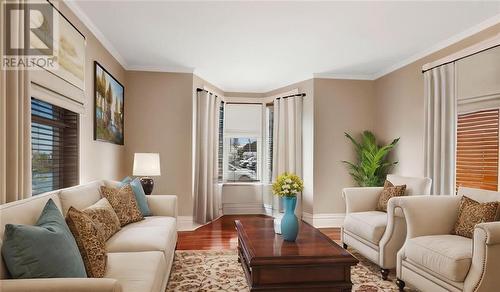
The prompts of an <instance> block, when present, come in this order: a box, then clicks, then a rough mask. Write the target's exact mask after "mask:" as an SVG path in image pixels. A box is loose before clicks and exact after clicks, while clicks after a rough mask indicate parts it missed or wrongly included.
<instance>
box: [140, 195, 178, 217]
mask: <svg viewBox="0 0 500 292" xmlns="http://www.w3.org/2000/svg"><path fill="white" fill-rule="evenodd" d="M146 198H147V199H148V206H149V209H151V212H152V213H153V215H154V216H170V217H175V218H177V196H171V195H149V196H146Z"/></svg>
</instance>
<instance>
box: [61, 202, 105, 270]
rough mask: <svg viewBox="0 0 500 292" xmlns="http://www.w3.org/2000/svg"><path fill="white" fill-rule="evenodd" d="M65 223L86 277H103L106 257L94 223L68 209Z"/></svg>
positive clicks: (78, 212)
mask: <svg viewBox="0 0 500 292" xmlns="http://www.w3.org/2000/svg"><path fill="white" fill-rule="evenodd" d="M66 223H67V224H68V227H69V230H71V233H73V236H74V237H75V240H76V244H77V245H78V249H79V250H80V254H81V255H82V259H83V264H84V265H85V270H86V271H87V276H88V277H89V278H102V277H104V273H105V272H106V262H107V260H108V256H107V254H106V247H105V244H104V241H103V239H102V237H101V234H100V233H99V231H98V227H97V226H96V225H95V223H94V221H92V219H91V218H90V217H89V216H88V215H87V214H85V213H84V212H82V211H78V210H77V209H75V208H73V207H70V208H69V210H68V213H67V214H66Z"/></svg>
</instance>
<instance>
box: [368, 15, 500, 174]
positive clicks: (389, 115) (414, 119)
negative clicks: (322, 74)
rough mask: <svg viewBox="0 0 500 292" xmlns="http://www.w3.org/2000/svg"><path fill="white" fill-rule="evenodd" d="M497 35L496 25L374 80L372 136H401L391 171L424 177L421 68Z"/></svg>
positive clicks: (499, 26)
mask: <svg viewBox="0 0 500 292" xmlns="http://www.w3.org/2000/svg"><path fill="white" fill-rule="evenodd" d="M498 33H500V24H497V25H496V26H493V27H491V28H489V29H487V30H484V31H482V32H480V33H478V34H476V35H473V36H471V37H469V38H466V39H464V40H462V41H460V42H458V43H456V44H454V45H451V46H449V47H447V48H445V49H443V50H440V51H438V52H436V53H434V54H431V55H429V56H426V57H424V58H422V59H420V60H418V61H416V62H413V63H412V64H409V65H407V66H405V67H403V68H401V69H399V70H396V71H394V72H392V73H390V74H387V75H385V76H383V77H381V78H379V79H377V80H376V81H375V95H376V100H377V102H376V104H375V106H376V107H375V108H376V113H377V116H376V129H375V130H376V133H377V134H378V136H379V137H381V138H382V139H383V140H384V141H385V142H389V141H390V140H391V139H393V138H395V137H401V140H400V142H399V145H398V146H397V147H396V149H395V151H394V157H395V158H396V159H397V160H399V165H398V166H397V167H396V168H395V170H394V172H395V173H398V174H402V175H411V176H423V175H424V162H423V160H424V148H423V147H424V146H423V140H424V80H423V74H422V72H421V70H422V65H424V64H426V63H428V62H432V61H435V60H438V59H440V58H442V57H445V56H447V55H450V54H452V53H454V52H457V51H460V50H461V49H464V48H466V47H468V46H471V45H473V44H476V43H478V42H480V41H482V40H485V39H487V38H490V37H493V36H494V35H496V34H498Z"/></svg>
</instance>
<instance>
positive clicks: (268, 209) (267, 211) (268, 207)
mask: <svg viewBox="0 0 500 292" xmlns="http://www.w3.org/2000/svg"><path fill="white" fill-rule="evenodd" d="M264 214H265V215H267V216H273V205H269V204H264Z"/></svg>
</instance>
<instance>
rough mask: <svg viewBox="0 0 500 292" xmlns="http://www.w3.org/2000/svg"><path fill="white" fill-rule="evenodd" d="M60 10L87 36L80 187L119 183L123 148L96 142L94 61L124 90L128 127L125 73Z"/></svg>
mask: <svg viewBox="0 0 500 292" xmlns="http://www.w3.org/2000/svg"><path fill="white" fill-rule="evenodd" d="M58 7H59V9H60V10H61V12H62V13H63V14H64V16H66V17H67V18H68V19H69V20H70V21H71V23H73V25H75V26H76V27H77V28H78V30H80V32H82V33H83V34H84V35H85V37H86V42H87V47H86V51H85V53H86V56H85V57H86V61H85V112H84V113H83V114H82V115H81V116H80V183H86V182H89V181H92V180H97V179H120V178H122V177H123V176H124V172H123V155H124V146H120V145H115V144H111V143H105V142H99V141H94V60H96V61H98V62H99V63H100V64H101V65H102V66H103V67H104V68H106V70H108V71H109V72H110V73H111V74H112V75H113V77H115V78H116V79H117V80H118V81H119V82H120V83H122V84H123V85H124V86H125V125H127V123H128V121H127V117H126V116H127V102H128V99H127V97H128V96H127V94H128V92H127V89H128V88H127V85H126V84H125V70H124V69H123V67H122V66H121V65H120V63H118V62H117V61H116V60H115V58H114V57H113V56H112V55H111V54H110V53H109V52H108V51H107V50H106V49H105V48H104V47H103V46H102V45H101V43H100V42H99V41H98V40H97V39H96V38H95V36H94V35H93V34H92V33H91V32H90V31H89V30H88V29H87V27H86V26H85V25H83V23H82V22H81V21H80V20H79V19H78V18H77V17H76V16H75V15H74V14H73V13H72V12H71V10H70V9H68V7H67V6H66V5H65V4H64V3H62V2H58ZM125 137H127V131H125Z"/></svg>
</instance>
